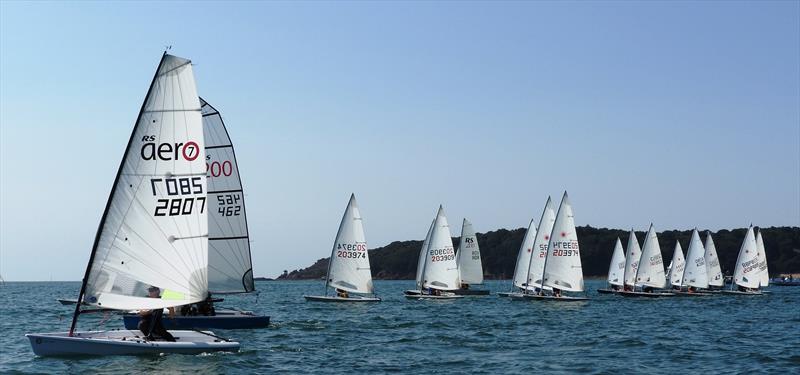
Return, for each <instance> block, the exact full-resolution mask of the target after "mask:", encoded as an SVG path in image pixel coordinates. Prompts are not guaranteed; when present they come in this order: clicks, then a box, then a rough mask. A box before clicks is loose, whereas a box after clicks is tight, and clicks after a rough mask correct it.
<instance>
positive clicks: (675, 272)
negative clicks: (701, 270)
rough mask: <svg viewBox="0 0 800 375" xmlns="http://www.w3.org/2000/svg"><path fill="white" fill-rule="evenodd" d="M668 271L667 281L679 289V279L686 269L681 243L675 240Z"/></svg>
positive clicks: (674, 288)
mask: <svg viewBox="0 0 800 375" xmlns="http://www.w3.org/2000/svg"><path fill="white" fill-rule="evenodd" d="M667 268H669V272H667V281H668V282H669V285H670V286H672V289H673V291H674V290H680V289H681V280H682V279H683V271H684V270H685V269H686V259H685V258H684V257H683V248H682V247H681V243H680V242H678V241H675V251H674V252H673V253H672V262H670V263H669V267H667Z"/></svg>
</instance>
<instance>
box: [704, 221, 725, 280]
mask: <svg viewBox="0 0 800 375" xmlns="http://www.w3.org/2000/svg"><path fill="white" fill-rule="evenodd" d="M705 249H706V253H705V258H706V272H707V273H708V285H709V286H716V287H720V286H723V285H725V278H723V277H722V269H721V268H720V265H719V258H717V247H716V246H714V239H713V238H711V232H707V233H706V244H705Z"/></svg>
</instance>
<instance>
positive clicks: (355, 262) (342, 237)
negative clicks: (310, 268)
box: [326, 194, 373, 293]
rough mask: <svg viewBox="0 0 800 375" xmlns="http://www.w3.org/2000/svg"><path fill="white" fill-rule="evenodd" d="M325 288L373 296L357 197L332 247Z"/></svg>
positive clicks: (346, 214)
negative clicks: (371, 294)
mask: <svg viewBox="0 0 800 375" xmlns="http://www.w3.org/2000/svg"><path fill="white" fill-rule="evenodd" d="M326 280H327V281H326V286H330V287H334V288H338V289H342V290H346V291H348V292H353V293H373V287H372V273H371V271H370V269H369V254H368V253H367V240H366V238H365V236H364V225H363V223H362V220H361V213H360V212H359V210H358V205H357V204H356V196H355V194H353V195H351V196H350V201H349V202H348V203H347V208H346V209H345V210H344V215H342V222H341V223H340V224H339V231H338V232H337V233H336V240H335V241H334V243H333V250H332V251H331V258H330V262H329V263H328V277H327V279H326Z"/></svg>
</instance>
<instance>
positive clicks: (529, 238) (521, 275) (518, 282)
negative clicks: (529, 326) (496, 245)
mask: <svg viewBox="0 0 800 375" xmlns="http://www.w3.org/2000/svg"><path fill="white" fill-rule="evenodd" d="M535 240H536V224H535V223H534V222H533V219H531V221H530V223H528V229H527V230H525V236H523V238H522V244H521V245H520V246H519V251H518V252H517V263H516V264H515V265H514V275H513V276H512V277H511V291H510V292H500V293H497V295H498V296H500V297H508V296H510V295H511V294H514V293H522V292H523V291H525V289H526V286H525V284H526V279H527V276H526V274H527V272H528V268H529V267H528V265H529V264H530V261H531V255H532V252H533V242H534V241H535Z"/></svg>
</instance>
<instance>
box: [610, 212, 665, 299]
mask: <svg viewBox="0 0 800 375" xmlns="http://www.w3.org/2000/svg"><path fill="white" fill-rule="evenodd" d="M666 284H667V278H666V275H665V274H664V260H663V258H662V256H661V246H660V245H659V244H658V236H657V235H656V230H655V227H654V226H653V224H650V229H649V230H648V231H647V235H646V237H645V239H644V245H642V251H641V255H640V257H639V264H638V267H637V269H636V277H635V281H634V285H633V286H634V290H632V291H623V292H620V293H619V294H621V295H623V296H626V297H668V296H674V295H675V294H673V293H667V292H656V291H655V290H656V289H663V288H665V287H666ZM637 286H638V287H641V288H642V290H641V291H636V289H635V287H637Z"/></svg>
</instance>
